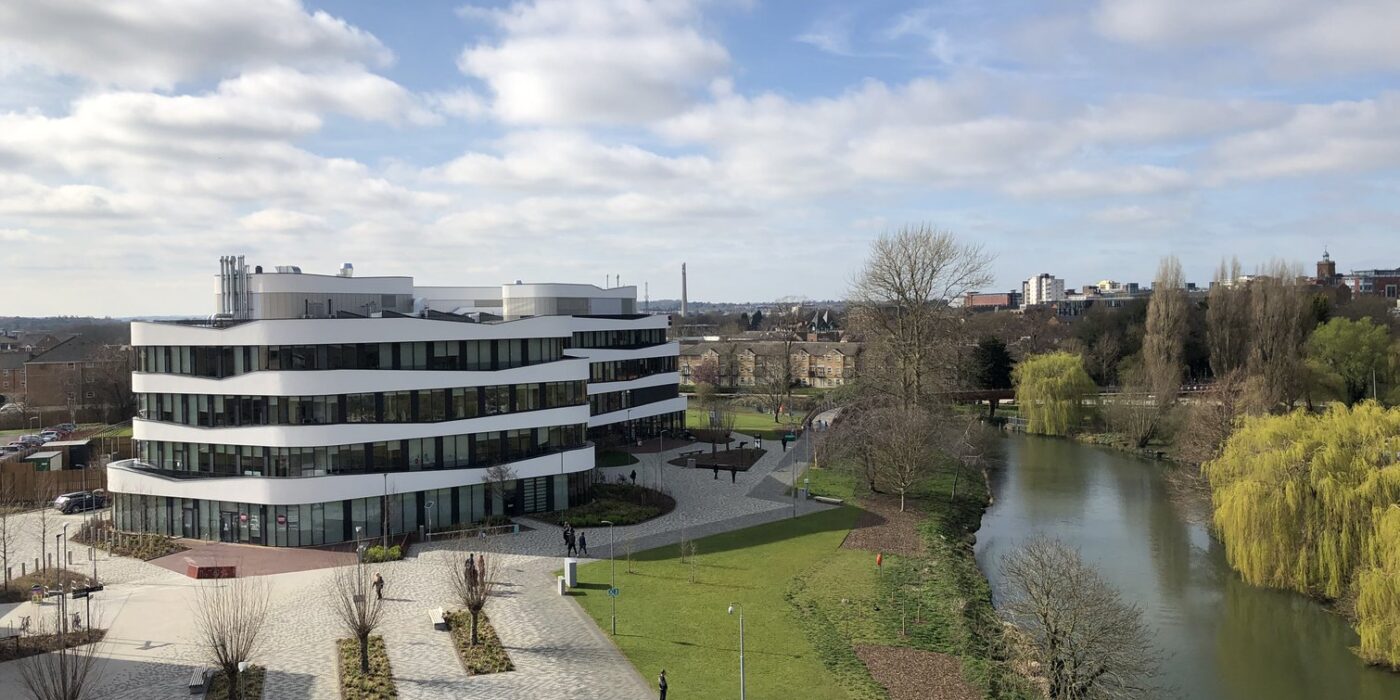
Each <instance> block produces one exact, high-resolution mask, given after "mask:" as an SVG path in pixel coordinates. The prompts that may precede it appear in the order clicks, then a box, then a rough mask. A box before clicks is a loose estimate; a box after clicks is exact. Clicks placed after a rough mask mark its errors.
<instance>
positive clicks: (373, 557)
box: [365, 544, 403, 564]
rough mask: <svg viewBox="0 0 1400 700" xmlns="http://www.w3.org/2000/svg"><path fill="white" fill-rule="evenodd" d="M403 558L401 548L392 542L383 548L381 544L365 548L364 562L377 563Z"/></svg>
mask: <svg viewBox="0 0 1400 700" xmlns="http://www.w3.org/2000/svg"><path fill="white" fill-rule="evenodd" d="M400 559H403V548H402V547H400V546H398V545H396V544H393V545H389V546H388V547H387V548H385V547H384V546H382V545H377V544H376V545H373V546H371V547H369V548H367V549H365V562H366V563H369V564H378V563H380V562H385V561H398V560H400Z"/></svg>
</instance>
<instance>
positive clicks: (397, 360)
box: [107, 256, 686, 547]
mask: <svg viewBox="0 0 1400 700" xmlns="http://www.w3.org/2000/svg"><path fill="white" fill-rule="evenodd" d="M265 269H275V270H276V272H264V270H265ZM216 301H217V304H216V307H217V308H218V309H219V313H217V314H215V315H214V316H211V317H210V318H209V320H208V321H207V322H180V323H158V322H140V321H138V322H134V323H132V324H131V344H132V346H133V347H134V348H135V349H136V351H137V353H136V355H137V360H138V368H139V369H140V371H138V372H134V373H133V374H132V389H133V391H134V392H135V393H136V394H137V398H138V401H139V402H140V405H141V406H142V415H141V417H140V418H137V419H135V420H134V421H133V423H132V425H133V429H132V434H133V440H134V443H135V451H136V454H137V455H138V459H136V460H127V461H124V462H116V463H113V464H110V465H109V466H108V482H107V483H108V489H109V491H111V494H112V502H113V504H114V512H113V517H114V521H115V523H116V526H117V528H118V529H120V530H123V531H131V532H149V533H158V534H163V535H171V536H177V537H186V538H197V539H208V540H222V541H229V542H242V543H249V544H260V545H268V546H287V547H301V546H318V545H326V544H335V543H339V542H354V541H365V540H371V541H375V542H376V543H379V544H385V545H387V544H391V543H401V542H403V541H405V538H408V537H410V536H412V535H413V534H414V533H415V532H420V531H423V530H453V529H463V528H468V527H471V526H473V525H474V524H479V523H482V522H483V521H486V522H498V521H499V520H500V519H502V518H509V517H511V516H514V515H519V514H525V513H542V512H549V511H558V510H563V509H566V508H569V507H571V506H574V505H579V504H582V503H585V502H587V501H588V500H589V498H590V497H591V493H590V490H591V484H592V481H593V478H592V475H591V474H590V472H591V471H592V469H593V466H594V454H595V446H597V445H608V444H616V443H617V442H618V441H622V440H631V439H634V438H643V437H649V436H651V435H655V434H659V432H660V431H663V430H675V429H678V428H683V427H684V424H685V407H686V401H685V399H684V398H682V397H679V396H678V391H677V389H678V385H679V381H680V375H679V373H678V372H676V371H675V370H676V358H677V357H678V356H679V354H680V348H679V345H678V344H677V343H676V342H668V340H667V338H666V332H667V329H669V328H670V319H669V318H668V317H666V316H650V315H642V314H637V313H636V288H635V287H622V286H618V287H610V288H606V289H604V288H600V287H597V286H594V285H588V284H508V285H499V286H484V287H483V286H466V285H451V286H420V285H416V284H414V280H413V278H411V277H355V276H354V267H353V265H351V264H349V263H347V264H346V265H345V266H344V267H343V268H342V269H341V271H340V273H339V274H335V275H317V274H302V273H301V271H300V268H299V267H297V266H295V265H282V266H277V267H272V266H267V267H263V266H250V265H245V264H244V263H243V259H242V258H241V257H237V256H233V257H225V258H222V259H221V260H220V273H219V275H218V291H217V293H216ZM620 406H632V408H630V409H624V410H615V408H616V407H620ZM595 411H597V412H600V415H590V414H591V413H593V412H595ZM351 420H353V421H355V422H353V423H352V422H349V421H351ZM467 465H470V466H467Z"/></svg>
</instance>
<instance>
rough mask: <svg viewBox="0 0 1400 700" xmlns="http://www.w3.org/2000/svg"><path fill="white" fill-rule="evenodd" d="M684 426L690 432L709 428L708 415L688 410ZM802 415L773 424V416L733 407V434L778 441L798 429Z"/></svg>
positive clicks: (786, 417) (788, 417)
mask: <svg viewBox="0 0 1400 700" xmlns="http://www.w3.org/2000/svg"><path fill="white" fill-rule="evenodd" d="M685 424H686V425H687V426H689V427H690V429H691V430H698V429H702V428H705V427H707V426H709V424H710V414H709V412H708V411H705V410H704V409H700V408H689V409H686V412H685ZM801 424H802V415H801V414H794V415H791V416H787V415H785V416H783V417H782V421H781V422H778V423H774V422H773V414H771V413H759V412H758V411H755V410H753V409H752V408H749V407H744V406H736V407H734V432H737V433H743V434H745V435H758V436H759V437H762V438H763V439H764V440H775V441H776V440H778V439H780V437H781V435H782V434H783V433H786V432H787V431H788V430H790V429H796V428H800V427H801Z"/></svg>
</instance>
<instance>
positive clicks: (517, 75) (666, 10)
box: [458, 0, 729, 124]
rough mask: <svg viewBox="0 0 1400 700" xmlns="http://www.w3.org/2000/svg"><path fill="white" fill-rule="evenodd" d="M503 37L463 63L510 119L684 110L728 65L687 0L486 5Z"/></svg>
mask: <svg viewBox="0 0 1400 700" xmlns="http://www.w3.org/2000/svg"><path fill="white" fill-rule="evenodd" d="M489 16H490V17H491V18H492V20H493V21H494V22H495V23H496V24H497V25H499V27H500V28H501V30H502V32H503V36H502V37H501V39H500V41H499V42H497V43H494V44H483V45H478V46H473V47H469V48H467V49H466V50H464V51H463V52H462V55H461V57H460V58H459V60H458V65H459V67H460V68H461V69H462V71H463V72H465V73H467V74H469V75H472V76H475V77H478V78H480V79H482V80H483V81H485V82H486V83H487V85H489V86H490V88H491V91H492V92H493V93H494V96H495V97H494V101H493V110H494V113H495V114H496V116H497V117H498V118H499V119H501V120H503V121H506V122H511V123H526V124H598V123H601V124H616V123H638V122H645V121H648V120H652V119H658V118H662V117H665V116H668V115H671V114H675V113H676V112H678V111H680V110H681V109H683V108H684V107H685V106H686V105H687V104H689V103H690V102H691V101H692V100H693V98H694V96H695V95H696V93H697V92H698V91H699V90H701V89H703V88H704V87H705V86H706V85H707V84H708V83H709V82H710V81H711V80H712V79H714V78H716V77H718V76H720V75H721V74H722V73H723V71H724V70H725V69H726V68H727V67H728V65H729V54H728V52H726V51H725V49H724V47H723V46H721V45H720V44H719V43H718V42H717V41H715V40H713V39H711V38H707V37H706V36H704V35H702V34H701V32H700V31H699V30H698V29H697V28H696V27H695V26H694V25H695V23H696V22H697V20H698V14H697V12H696V8H695V6H694V3H693V2H690V1H688V0H659V1H656V2H647V1H645V0H605V1H597V2H581V1H578V0H536V1H535V2H529V3H526V2H518V3H515V4H513V5H511V6H510V7H509V8H507V9H505V10H501V11H493V12H490V13H489Z"/></svg>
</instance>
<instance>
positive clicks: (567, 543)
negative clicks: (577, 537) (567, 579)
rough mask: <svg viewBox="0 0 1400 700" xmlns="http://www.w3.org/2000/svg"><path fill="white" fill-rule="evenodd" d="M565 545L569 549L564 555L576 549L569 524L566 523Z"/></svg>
mask: <svg viewBox="0 0 1400 700" xmlns="http://www.w3.org/2000/svg"><path fill="white" fill-rule="evenodd" d="M564 547H565V549H566V550H567V551H566V552H565V555H564V556H568V555H569V553H572V552H573V549H574V538H573V536H572V535H570V534H569V524H568V523H564Z"/></svg>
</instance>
